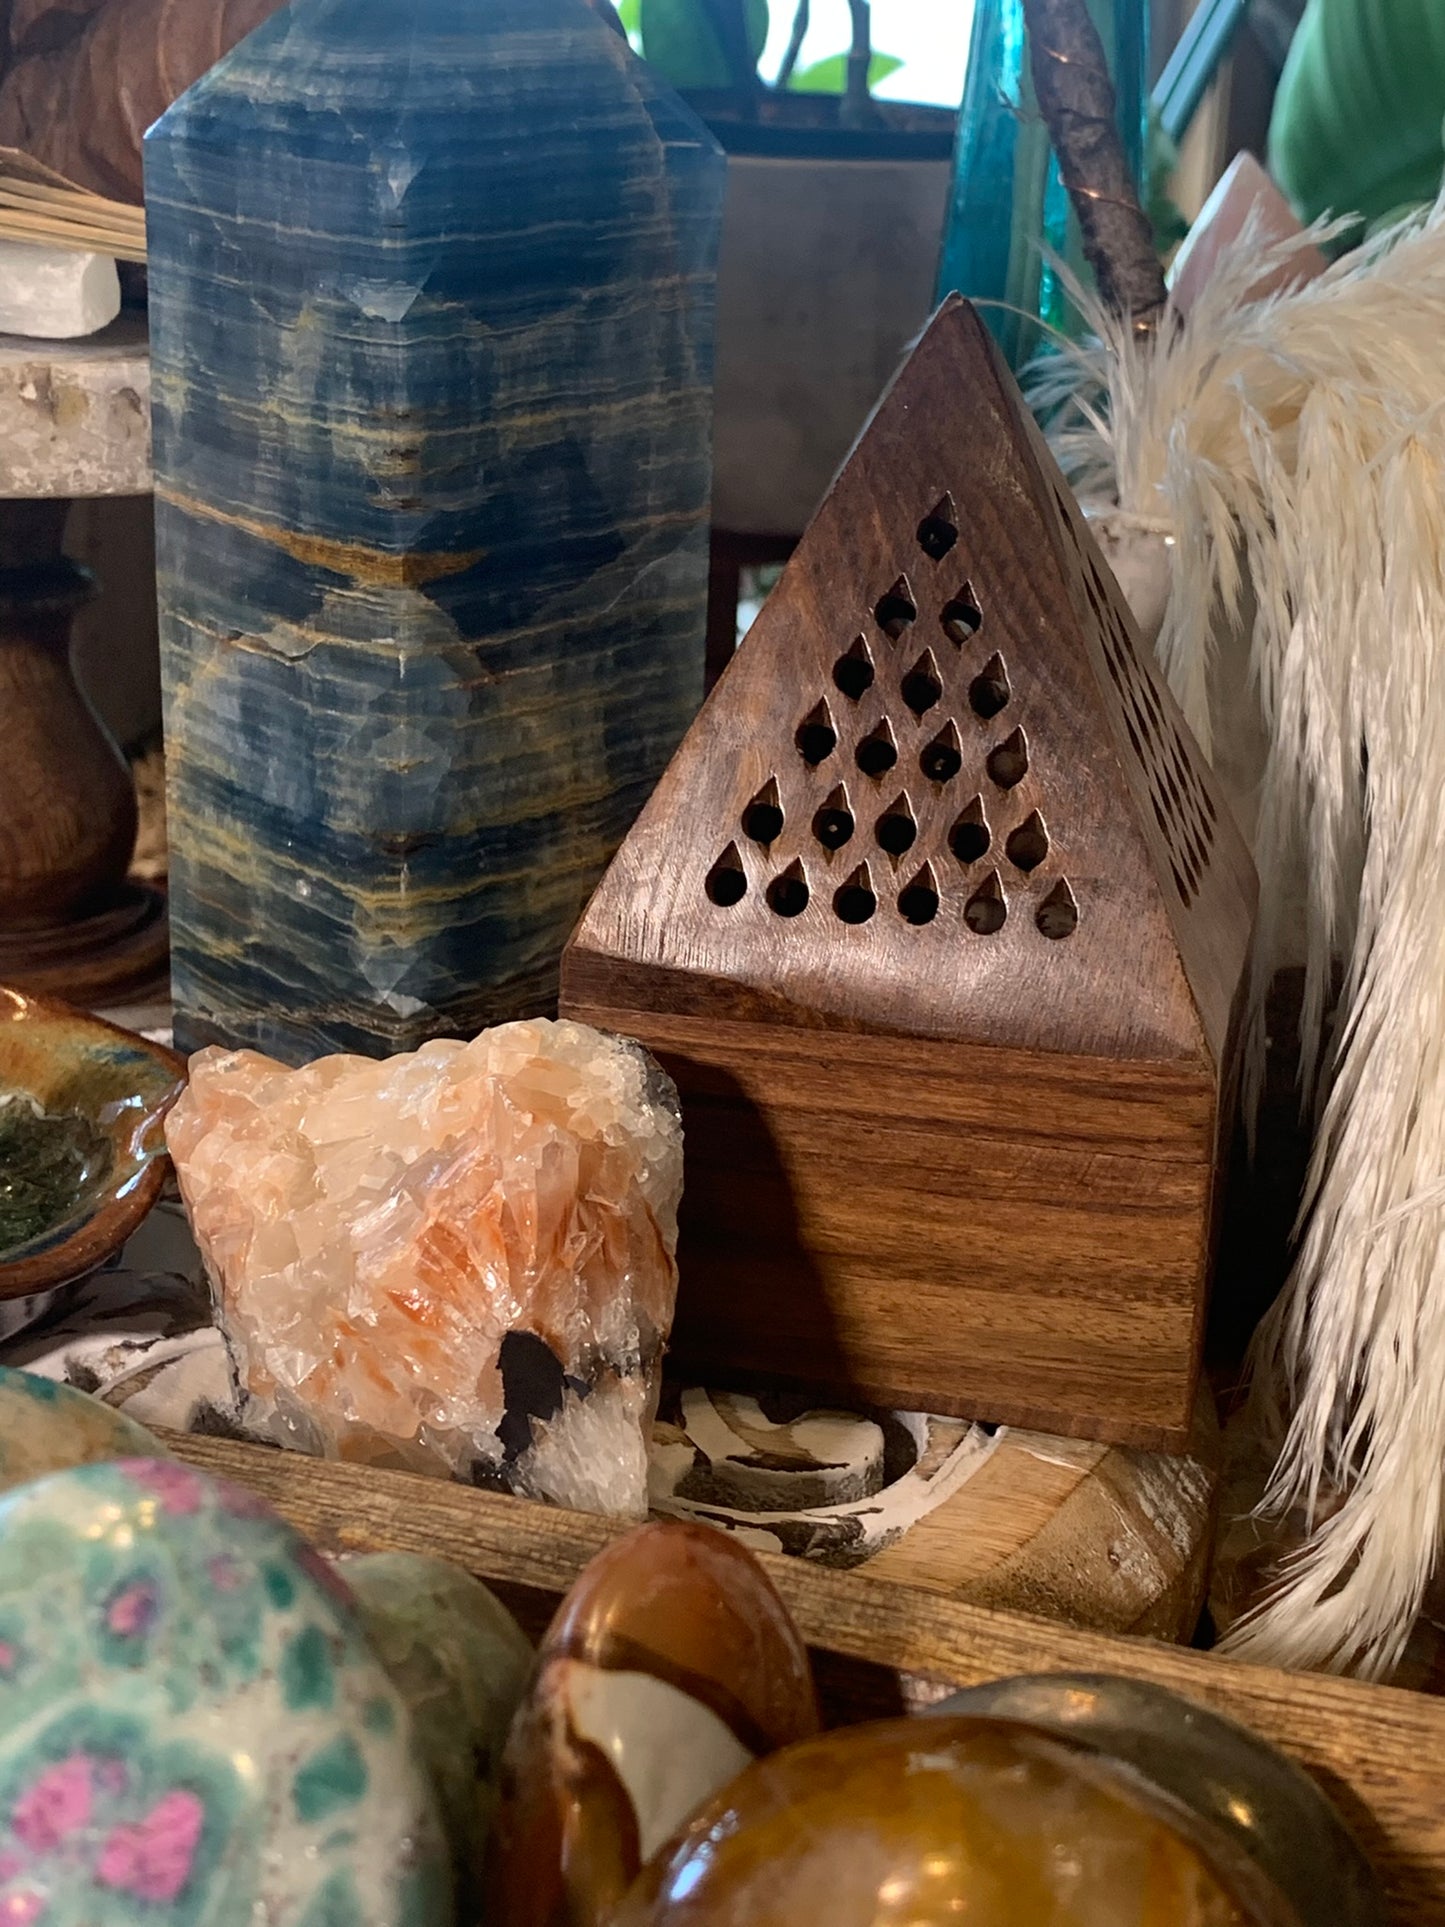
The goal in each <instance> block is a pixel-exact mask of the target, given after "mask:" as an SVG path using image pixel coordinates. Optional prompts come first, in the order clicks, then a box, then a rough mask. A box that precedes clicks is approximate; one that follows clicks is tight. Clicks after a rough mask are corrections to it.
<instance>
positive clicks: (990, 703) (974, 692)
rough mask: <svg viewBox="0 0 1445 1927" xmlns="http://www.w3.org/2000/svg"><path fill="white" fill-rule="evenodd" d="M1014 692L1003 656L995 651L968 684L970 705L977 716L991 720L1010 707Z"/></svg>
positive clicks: (984, 719) (986, 720)
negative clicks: (1009, 702) (1010, 699)
mask: <svg viewBox="0 0 1445 1927" xmlns="http://www.w3.org/2000/svg"><path fill="white" fill-rule="evenodd" d="M1012 694H1013V691H1012V690H1011V689H1010V688H1009V680H1008V670H1007V669H1005V667H1004V660H1003V657H1002V656H1001V655H999V654H998V653H997V651H995V653H994V654H993V655H991V656H990V657H989V659H988V661H987V662H986V663H985V664H984V666H983V668H982V669H980V670H979V672H978V674H977V675H976V676H975V677H974V679H973V681H972V682H971V683H970V684H969V685H968V706H969V708H970V709H971V710H972V711H973V713H974V715H975V716H978V717H981V718H982V720H983V721H984V722H986V723H987V722H991V721H992V720H993V718H994V717H995V716H997V715H998V713H999V712H1000V710H1004V709H1007V708H1008V701H1009V697H1010V696H1011V695H1012Z"/></svg>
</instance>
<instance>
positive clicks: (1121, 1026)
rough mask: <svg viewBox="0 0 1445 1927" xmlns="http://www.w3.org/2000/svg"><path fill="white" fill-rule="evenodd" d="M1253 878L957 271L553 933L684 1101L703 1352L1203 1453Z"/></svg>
mask: <svg viewBox="0 0 1445 1927" xmlns="http://www.w3.org/2000/svg"><path fill="white" fill-rule="evenodd" d="M1253 903H1254V879H1253V872H1252V869H1251V866H1250V860H1249V856H1248V853H1247V851H1246V850H1245V848H1244V845H1243V843H1242V842H1241V840H1240V838H1239V836H1238V834H1237V832H1236V830H1235V828H1234V826H1233V823H1232V820H1231V819H1230V816H1229V812H1228V809H1227V807H1226V805H1225V804H1224V802H1223V800H1222V798H1221V796H1220V794H1219V791H1218V788H1217V786H1216V784H1215V782H1214V779H1213V777H1212V775H1211V774H1210V772H1209V770H1208V767H1207V765H1206V764H1205V762H1204V760H1203V758H1202V757H1201V756H1200V754H1199V752H1198V750H1197V748H1196V747H1195V746H1194V744H1193V743H1192V741H1191V740H1190V739H1189V737H1188V735H1187V733H1186V731H1185V727H1184V724H1183V720H1182V718H1181V717H1180V715H1179V712H1178V710H1177V709H1176V707H1175V705H1174V704H1173V701H1172V699H1171V698H1170V696H1169V694H1168V691H1167V690H1166V688H1165V687H1164V684H1163V681H1162V678H1161V677H1160V675H1159V674H1158V672H1157V670H1156V668H1155V667H1154V665H1153V663H1152V659H1150V658H1149V657H1148V655H1147V652H1146V651H1144V650H1143V648H1142V646H1141V644H1140V642H1139V638H1138V635H1137V632H1136V631H1135V629H1134V626H1133V619H1132V617H1131V616H1130V615H1129V613H1128V609H1127V605H1126V604H1125V602H1124V598H1123V596H1122V594H1121V592H1120V591H1119V588H1118V585H1117V584H1116V583H1115V582H1114V581H1113V579H1112V577H1111V576H1110V575H1109V572H1108V569H1107V567H1106V565H1105V564H1104V562H1103V560H1102V558H1101V556H1100V554H1099V552H1098V549H1097V547H1096V545H1095V543H1094V539H1093V537H1092V535H1091V534H1090V532H1089V530H1088V528H1087V526H1086V524H1085V522H1084V520H1083V518H1082V516H1080V514H1079V513H1078V510H1077V507H1076V505H1075V504H1074V502H1073V499H1072V497H1071V496H1070V495H1069V493H1068V490H1067V488H1066V486H1065V484H1064V482H1063V479H1062V477H1061V476H1060V475H1059V472H1058V470H1057V468H1056V467H1055V465H1054V463H1053V460H1052V457H1051V456H1050V455H1049V453H1048V451H1047V449H1046V448H1045V447H1044V445H1043V442H1042V439H1041V438H1040V437H1039V435H1038V434H1037V431H1036V430H1035V429H1034V427H1033V425H1032V423H1031V421H1030V419H1029V417H1028V411H1027V409H1026V408H1025V406H1024V404H1023V401H1022V398H1021V397H1020V395H1019V393H1018V390H1017V387H1016V386H1015V385H1014V383H1013V380H1012V377H1011V376H1010V375H1009V374H1008V372H1007V370H1006V369H1005V368H1004V366H1003V364H1002V363H1001V361H1000V360H999V358H998V356H997V354H996V351H995V350H994V348H993V345H992V343H991V341H990V339H989V337H988V334H987V331H986V330H985V329H984V327H983V326H982V324H981V322H980V321H979V320H978V318H977V316H976V315H975V314H974V313H973V311H972V310H971V309H969V308H968V307H967V305H966V304H964V303H961V302H959V301H957V300H951V301H950V302H948V303H946V304H945V305H944V307H943V308H942V309H941V310H940V312H939V314H938V316H937V317H936V318H935V320H934V322H933V323H932V325H931V326H930V328H929V330H928V331H927V333H926V334H925V335H924V337H923V340H922V342H921V343H920V345H919V346H918V348H917V349H916V350H915V352H914V354H913V356H912V357H911V359H910V361H909V362H908V364H907V366H906V367H905V369H904V371H903V373H902V374H901V375H900V376H899V378H898V380H897V382H896V383H895V384H894V386H893V388H892V389H891V390H890V392H889V393H888V395H887V396H886V397H885V399H884V400H883V402H882V403H881V404H880V406H879V409H878V411H877V413H876V414H875V416H874V418H873V420H872V422H871V423H870V425H869V427H868V428H867V430H866V431H865V433H864V435H863V437H862V439H861V441H860V442H859V444H858V447H857V448H856V450H855V451H854V453H853V455H852V457H851V458H850V460H849V462H848V464H847V466H846V467H845V469H844V471H843V473H842V475H841V476H840V478H839V480H838V481H837V483H836V484H835V486H834V488H833V490H832V491H831V493H830V495H829V497H828V499H827V500H826V502H825V503H824V505H823V507H822V509H821V510H820V511H819V513H818V515H817V517H816V518H815V520H814V522H813V524H812V525H811V527H810V528H809V530H808V532H807V534H806V535H805V536H804V538H803V541H802V543H801V544H800V546H799V548H798V549H797V551H796V552H795V554H794V556H793V558H792V560H791V561H790V562H789V563H788V565H787V567H786V569H785V570H784V573H783V576H782V579H781V581H780V583H779V585H778V587H777V589H776V590H774V592H773V594H772V595H771V596H770V597H769V599H768V602H767V604H766V605H765V607H764V609H763V612H762V614H761V616H760V617H759V619H758V621H757V622H756V624H755V625H754V627H753V629H752V631H751V633H750V634H749V636H748V637H747V639H746V640H745V642H744V643H743V645H742V648H741V649H740V650H739V652H738V654H737V656H736V657H735V658H734V660H733V662H732V663H731V664H730V665H729V667H728V669H727V670H726V672H725V673H724V675H723V676H722V678H721V680H720V681H719V683H718V685H717V687H716V689H715V690H714V691H713V693H712V695H711V697H710V698H709V700H708V702H707V704H706V705H705V706H704V709H703V711H702V713H701V715H700V716H699V718H698V720H697V722H696V723H695V724H694V726H693V728H692V729H691V730H690V731H689V733H688V735H687V737H686V739H685V741H684V742H683V745H682V747H681V749H680V750H679V751H678V753H677V755H676V757H675V758H674V759H673V761H672V763H671V765H670V767H669V769H668V771H667V774H666V775H665V776H664V778H663V780H662V782H661V783H660V784H659V785H658V788H657V790H656V791H655V792H654V794H653V797H652V799H651V801H650V802H649V803H648V805H647V807H646V808H645V809H644V810H643V812H642V815H641V816H640V817H639V819H638V821H637V823H636V824H635V825H634V827H633V829H632V831H631V832H630V834H629V836H628V838H627V840H626V841H625V843H624V844H623V847H622V849H621V851H620V852H619V854H618V856H617V858H616V860H615V861H614V863H613V864H612V866H611V868H610V869H609V871H608V873H607V875H606V877H605V878H604V880H603V882H602V884H601V885H600V887H599V888H598V890H597V893H596V894H595V896H594V897H593V899H592V902H591V904H590V906H589V907H588V910H587V912H586V914H585V916H584V917H583V919H582V922H581V924H580V925H579V927H578V930H577V932H576V934H575V935H574V937H573V940H572V942H571V944H570V945H569V947H568V950H567V952H566V955H565V956H564V959H563V978H562V1010H563V1012H564V1014H566V1015H570V1016H574V1017H578V1018H581V1019H584V1020H585V1021H587V1022H590V1023H594V1024H597V1025H599V1026H601V1027H603V1028H607V1029H612V1030H617V1031H621V1032H623V1033H625V1034H628V1035H631V1036H635V1037H638V1038H640V1039H641V1040H642V1041H643V1042H644V1043H646V1044H647V1045H648V1046H649V1047H650V1048H651V1049H653V1050H654V1051H656V1052H657V1053H658V1055H659V1056H660V1057H661V1058H662V1060H663V1062H664V1064H665V1065H666V1067H667V1068H668V1070H669V1071H670V1072H671V1073H672V1075H673V1076H674V1078H675V1079H676V1081H677V1084H678V1088H679V1090H680V1092H681V1094H682V1099H683V1114H684V1124H685V1127H686V1130H687V1139H688V1181H687V1189H686V1195H685V1197H684V1201H683V1213H682V1246H681V1265H682V1285H681V1291H680V1296H679V1302H678V1316H677V1327H676V1332H675V1336H674V1345H675V1350H676V1352H677V1355H678V1356H679V1358H680V1360H681V1361H682V1362H683V1363H684V1365H685V1366H686V1367H687V1368H688V1369H690V1370H691V1371H693V1372H694V1373H695V1374H696V1375H697V1376H698V1377H700V1378H701V1379H702V1380H703V1381H704V1382H706V1383H726V1382H729V1378H730V1377H731V1380H732V1381H734V1382H741V1383H753V1384H761V1383H769V1382H772V1383H797V1384H806V1385H809V1386H811V1387H814V1388H816V1389H818V1390H820V1391H824V1392H826V1393H827V1394H828V1395H830V1396H833V1397H842V1398H845V1399H847V1398H863V1399H866V1400H868V1401H870V1402H874V1403H894V1404H898V1405H901V1406H904V1407H907V1408H911V1409H914V1410H923V1411H931V1412H947V1413H954V1414H958V1415H965V1416H973V1417H979V1418H985V1419H991V1420H996V1421H1000V1422H1006V1423H1009V1424H1019V1425H1028V1426H1034V1427H1038V1428H1040V1429H1045V1430H1048V1431H1052V1432H1060V1433H1065V1434H1070V1435H1078V1436H1090V1437H1098V1438H1105V1439H1111V1440H1117V1441H1123V1442H1127V1443H1132V1444H1139V1445H1148V1446H1154V1447H1165V1448H1177V1447H1179V1446H1181V1445H1182V1444H1183V1441H1184V1438H1185V1436H1186V1433H1187V1428H1188V1423H1189V1415H1190V1411H1191V1406H1192V1400H1193V1395H1194V1386H1195V1375H1196V1371H1197V1364H1198V1353H1199V1341H1200V1331H1201V1322H1202V1314H1203V1307H1204V1300H1205V1295H1206V1282H1207V1272H1208V1260H1209V1255H1210V1250H1211V1241H1212V1233H1213V1223H1214V1217H1215V1202H1216V1192H1217V1187H1218V1173H1219V1169H1220V1162H1221V1161H1220V1157H1219V1150H1218V1146H1219V1140H1220V1134H1221V1132H1222V1131H1223V1130H1224V1129H1225V1128H1226V1125H1227V1121H1228V1119H1229V1116H1230V1110H1231V1099H1232V1076H1233V1060H1234V1046H1235V1023H1236V1012H1237V1009H1238V1000H1239V991H1240V986H1241V983H1242V980H1243V968H1244V962H1245V957H1246V954H1247V949H1248V944H1249V936H1250V930H1251V924H1252V915H1253ZM1085 1120H1087V1124H1086V1122H1085Z"/></svg>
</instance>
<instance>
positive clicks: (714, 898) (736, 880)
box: [694, 843, 748, 910]
mask: <svg viewBox="0 0 1445 1927" xmlns="http://www.w3.org/2000/svg"><path fill="white" fill-rule="evenodd" d="M694 874H695V873H694ZM703 888H704V889H705V890H706V891H707V896H708V902H709V903H715V904H717V906H718V908H719V909H721V910H728V909H731V907H732V906H733V904H735V903H741V902H742V900H743V898H744V897H745V896H746V895H747V893H748V877H747V872H746V870H744V868H743V860H742V858H741V857H740V856H739V855H738V846H737V844H736V843H729V845H728V846H727V848H726V849H725V850H724V851H723V853H722V855H721V856H720V857H719V858H718V860H717V862H716V863H714V865H713V866H712V868H711V869H710V870H709V871H708V873H707V882H706V883H705V884H704V885H703Z"/></svg>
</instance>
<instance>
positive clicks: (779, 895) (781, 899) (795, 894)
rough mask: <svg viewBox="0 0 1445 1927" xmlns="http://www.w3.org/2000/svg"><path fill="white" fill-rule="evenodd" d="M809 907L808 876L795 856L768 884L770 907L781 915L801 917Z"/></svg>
mask: <svg viewBox="0 0 1445 1927" xmlns="http://www.w3.org/2000/svg"><path fill="white" fill-rule="evenodd" d="M807 907H808V878H807V875H806V873H805V872H804V869H803V866H802V864H801V863H800V862H799V861H798V859H797V858H796V857H794V859H793V861H792V862H791V863H790V864H789V865H788V867H787V869H786V870H784V871H783V873H782V875H781V876H776V877H774V878H773V880H772V882H771V883H770V884H769V885H768V908H769V909H770V910H772V911H773V912H774V913H775V914H776V915H778V916H780V917H800V916H801V915H802V914H803V912H804V911H805V910H806V909H807Z"/></svg>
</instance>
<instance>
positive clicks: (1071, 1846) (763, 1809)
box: [611, 1717, 1298, 1927]
mask: <svg viewBox="0 0 1445 1927" xmlns="http://www.w3.org/2000/svg"><path fill="white" fill-rule="evenodd" d="M805 1923H807V1927H813V1924H814V1923H816V1924H817V1927H1298V1916H1297V1915H1296V1914H1295V1913H1294V1912H1293V1910H1292V1909H1291V1908H1289V1907H1288V1906H1287V1905H1286V1904H1285V1903H1284V1902H1283V1901H1282V1900H1281V1899H1280V1897H1279V1896H1278V1894H1277V1893H1275V1891H1274V1890H1273V1888H1271V1887H1270V1886H1269V1884H1268V1882H1267V1881H1266V1880H1265V1878H1264V1876H1263V1875H1262V1874H1261V1873H1260V1872H1259V1870H1258V1868H1257V1867H1255V1866H1254V1865H1253V1863H1252V1862H1249V1861H1246V1860H1245V1859H1244V1858H1243V1857H1242V1856H1241V1855H1239V1854H1238V1853H1237V1851H1236V1850H1234V1849H1233V1848H1232V1847H1231V1846H1230V1844H1229V1843H1228V1842H1226V1841H1222V1840H1220V1841H1213V1840H1209V1839H1207V1838H1205V1839H1201V1837H1200V1835H1199V1834H1198V1833H1197V1832H1196V1831H1195V1830H1194V1824H1193V1823H1192V1822H1191V1821H1190V1820H1189V1819H1188V1817H1187V1816H1186V1815H1185V1813H1184V1810H1183V1809H1179V1810H1178V1811H1177V1812H1176V1811H1175V1810H1174V1809H1173V1808H1172V1807H1171V1806H1170V1805H1169V1803H1168V1802H1167V1800H1165V1799H1164V1798H1163V1797H1162V1796H1159V1795H1157V1794H1154V1793H1153V1792H1151V1791H1150V1789H1148V1787H1147V1786H1146V1784H1145V1783H1144V1782H1143V1781H1140V1780H1138V1779H1136V1778H1133V1777H1132V1776H1130V1775H1129V1774H1128V1772H1127V1770H1125V1769H1120V1768H1118V1767H1113V1766H1111V1765H1110V1764H1109V1763H1108V1762H1106V1761H1103V1760H1101V1759H1099V1758H1098V1756H1096V1755H1094V1754H1090V1753H1088V1752H1086V1751H1084V1750H1082V1749H1078V1748H1074V1747H1071V1746H1069V1745H1068V1744H1066V1743H1064V1742H1061V1741H1059V1740H1057V1739H1055V1738H1053V1737H1051V1736H1049V1735H1047V1734H1044V1733H1040V1732H1037V1731H1035V1730H1034V1729H1032V1728H1028V1727H1021V1726H1017V1725H1006V1724H1003V1723H994V1722H992V1721H989V1720H981V1719H976V1718H969V1717H954V1718H949V1717H943V1718H937V1719H926V1720H922V1719H917V1720H887V1721H881V1722H877V1723H875V1724H872V1725H868V1726H856V1727H849V1728H846V1729H844V1730H843V1731H840V1732H836V1733H829V1734H825V1735H824V1736H822V1737H821V1738H818V1739H813V1740H806V1741H804V1742H802V1743H801V1744H798V1745H795V1746H790V1747H787V1748H785V1749H784V1750H783V1751H782V1752H779V1753H774V1754H772V1755H771V1756H770V1757H768V1758H766V1759H762V1760H759V1761H757V1762H756V1763H755V1764H754V1765H753V1766H750V1767H749V1768H747V1770H746V1771H745V1772H743V1773H741V1774H740V1775H739V1776H738V1778H737V1779H735V1780H734V1781H733V1782H732V1783H731V1784H730V1785H729V1786H727V1787H726V1788H724V1789H723V1790H722V1792H721V1793H719V1794H718V1795H716V1796H715V1797H714V1798H713V1799H712V1800H710V1801H709V1802H708V1803H707V1804H706V1805H705V1806H703V1807H701V1808H700V1809H699V1810H698V1811H697V1813H696V1814H695V1815H694V1816H693V1818H692V1820H691V1821H690V1822H689V1823H688V1824H687V1826H686V1827H685V1828H684V1829H683V1830H682V1831H681V1832H680V1833H678V1834H677V1835H676V1836H674V1839H673V1841H672V1842H671V1843H670V1844H669V1845H668V1846H667V1847H664V1848H663V1849H662V1850H661V1852H660V1853H658V1854H657V1855H656V1856H655V1857H654V1859H653V1860H652V1861H651V1862H650V1863H649V1865H648V1866H647V1867H646V1868H644V1869H643V1872H642V1873H641V1875H640V1876H639V1878H638V1879H637V1880H636V1881H635V1882H634V1884H633V1886H632V1888H631V1890H630V1891H629V1893H628V1895H627V1897H626V1899H625V1900H624V1901H623V1903H622V1905H621V1907H620V1908H619V1910H618V1911H617V1913H616V1914H615V1915H614V1916H613V1919H612V1922H611V1927H804V1924H805Z"/></svg>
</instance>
